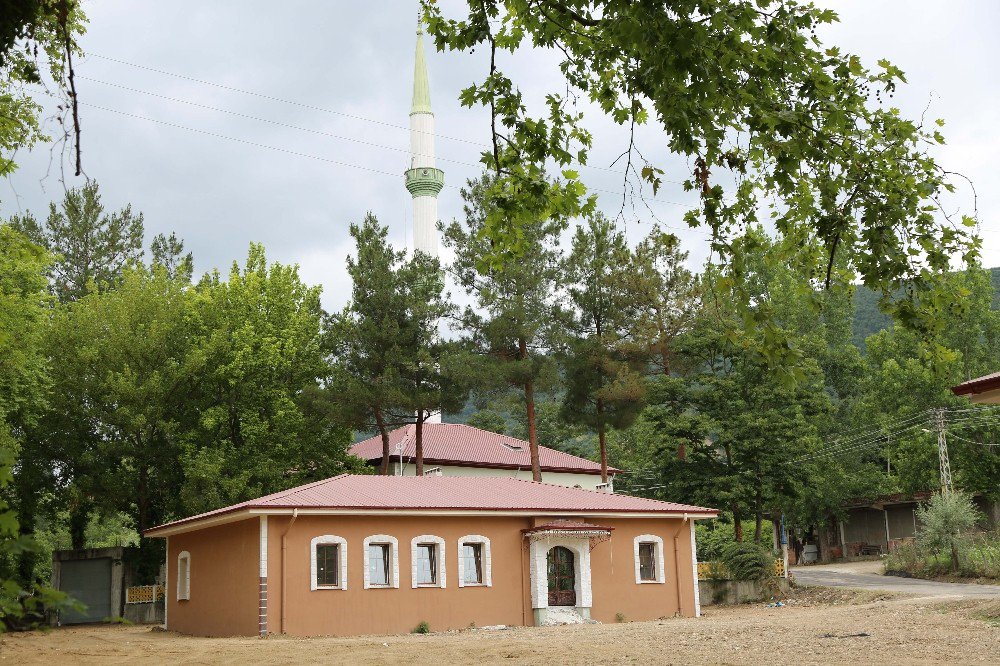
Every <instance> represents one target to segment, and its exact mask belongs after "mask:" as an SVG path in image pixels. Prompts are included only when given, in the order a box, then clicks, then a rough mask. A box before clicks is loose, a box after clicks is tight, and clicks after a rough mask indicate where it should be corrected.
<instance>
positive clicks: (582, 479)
mask: <svg viewBox="0 0 1000 666" xmlns="http://www.w3.org/2000/svg"><path fill="white" fill-rule="evenodd" d="M434 467H438V465H424V471H427V470H428V469H430V468H434ZM440 468H441V475H442V476H489V477H503V478H510V479H523V480H524V481H531V468H530V467H529V468H528V469H520V470H517V469H494V468H492V467H456V466H453V465H440ZM399 470H400V465H399V461H398V459H396V460H393V463H392V471H393V473H396V474H398V473H399ZM402 475H403V476H416V475H417V468H416V466H415V465H413V464H411V463H408V462H406V463H404V464H403V466H402ZM542 480H543V481H544V482H545V483H554V484H556V485H559V486H569V487H573V486H580V487H581V488H586V489H587V490H594V489H595V488H596V487H597V486H598V485H599V484H600V483H601V475H600V474H572V473H569V472H542ZM613 488H614V484H613V483H612V489H613Z"/></svg>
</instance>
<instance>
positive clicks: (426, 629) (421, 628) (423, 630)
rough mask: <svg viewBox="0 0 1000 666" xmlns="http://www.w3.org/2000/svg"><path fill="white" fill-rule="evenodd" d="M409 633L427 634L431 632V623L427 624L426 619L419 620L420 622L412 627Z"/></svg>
mask: <svg viewBox="0 0 1000 666" xmlns="http://www.w3.org/2000/svg"><path fill="white" fill-rule="evenodd" d="M410 633H411V634H429V633H431V625H429V624H427V621H426V620H421V621H420V624H418V625H417V626H416V627H414V628H413V631H411V632H410Z"/></svg>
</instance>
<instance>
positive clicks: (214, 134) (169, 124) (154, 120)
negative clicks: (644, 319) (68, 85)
mask: <svg viewBox="0 0 1000 666" xmlns="http://www.w3.org/2000/svg"><path fill="white" fill-rule="evenodd" d="M80 104H82V105H84V106H89V107H91V108H94V109H100V110H101V111H109V112H111V113H116V114H118V115H121V116H126V117H128V118H134V119H136V120H145V121H147V122H151V123H156V124H159V125H165V126H167V127H174V128H177V129H183V130H187V131H189V132H195V133H198V134H204V135H206V136H211V137H215V138H218V139H226V140H228V141H235V142H237V143H242V144H245V145H248V146H254V147H257V148H266V149H268V150H274V151H277V152H281V153H285V154H288V155H295V156H297V157H305V158H309V159H314V160H319V161H321V162H327V163H329V164H335V165H337V166H343V167H349V168H352V169H361V170H363V171H368V172H370V173H376V174H380V175H383V176H391V177H393V178H399V177H400V176H401V174H396V173H391V172H388V171H382V170H380V169H373V168H371V167H366V166H361V165H358V164H352V163H350V162H343V161H340V160H334V159H330V158H326V157H321V156H319V155H311V154H309V153H303V152H299V151H296V150H291V149H288V148H282V147H279V146H272V145H268V144H264V143H259V142H256V141H250V140H249V139H241V138H239V137H234V136H229V135H227V134H219V133H217V132H211V131H208V130H203V129H199V128H196V127H189V126H187V125H181V124H179V123H173V122H170V121H167V120H159V119H157V118H150V117H148V116H141V115H139V114H135V113H130V112H128V111H122V110H120V109H114V108H111V107H108V106H102V105H99V104H93V103H90V102H80ZM234 113H235V112H234ZM238 115H242V114H238ZM247 117H250V116H247ZM261 120H264V119H261ZM267 122H272V121H267ZM276 124H279V125H281V124H283V123H277V122H276ZM287 126H288V127H295V126H292V125H287ZM296 129H304V131H316V132H319V133H321V134H322V133H323V132H320V131H319V130H308V129H305V128H298V127H296ZM445 187H447V188H452V189H454V188H456V186H455V185H448V184H445ZM588 189H589V190H590V191H592V192H602V193H606V194H612V195H615V196H623V193H621V192H612V191H610V190H601V189H597V188H588ZM653 201H659V202H661V203H668V204H673V205H677V206H684V205H685V204H681V203H678V202H675V201H665V200H662V199H654V200H653ZM662 226H665V227H668V228H677V229H683V230H684V231H690V232H693V233H698V234H701V235H703V236H706V237H710V234H707V233H706V232H703V231H700V230H698V229H694V228H690V227H688V228H680V227H675V226H672V225H669V224H663V225H662Z"/></svg>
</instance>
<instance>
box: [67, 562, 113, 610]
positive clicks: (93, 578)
mask: <svg viewBox="0 0 1000 666" xmlns="http://www.w3.org/2000/svg"><path fill="white" fill-rule="evenodd" d="M59 587H60V589H61V590H62V591H63V592H66V593H67V594H69V595H70V596H71V597H73V598H74V599H76V600H77V601H79V602H81V603H83V604H85V605H86V606H87V608H86V609H85V610H83V612H78V611H75V610H72V609H69V610H65V611H63V612H62V613H61V614H60V617H59V622H60V624H82V623H84V622H101V621H102V620H105V619H107V618H108V617H110V616H111V615H113V613H112V611H111V558H110V557H100V558H96V559H92V560H66V561H64V562H63V563H62V571H61V573H60V584H59Z"/></svg>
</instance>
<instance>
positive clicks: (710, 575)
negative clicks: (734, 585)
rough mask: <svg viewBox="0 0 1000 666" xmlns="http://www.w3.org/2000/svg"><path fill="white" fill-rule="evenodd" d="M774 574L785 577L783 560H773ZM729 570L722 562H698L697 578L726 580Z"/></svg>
mask: <svg viewBox="0 0 1000 666" xmlns="http://www.w3.org/2000/svg"><path fill="white" fill-rule="evenodd" d="M774 575H775V576H777V577H778V578H785V560H784V559H781V558H779V559H776V560H775V561H774ZM728 579H729V572H728V571H726V566H725V565H724V564H723V563H722V562H699V563H698V580H728Z"/></svg>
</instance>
